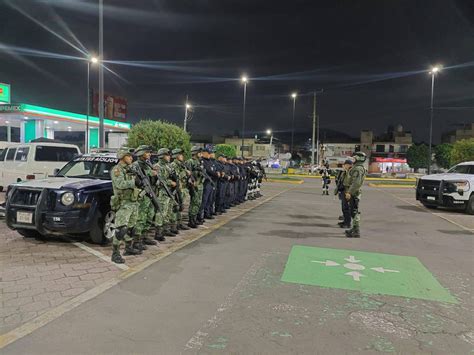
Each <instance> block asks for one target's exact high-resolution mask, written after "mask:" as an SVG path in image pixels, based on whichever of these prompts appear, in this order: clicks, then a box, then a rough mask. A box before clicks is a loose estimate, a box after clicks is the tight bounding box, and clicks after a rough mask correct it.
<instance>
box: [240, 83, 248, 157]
mask: <svg viewBox="0 0 474 355" xmlns="http://www.w3.org/2000/svg"><path fill="white" fill-rule="evenodd" d="M241 80H242V83H243V84H244V102H243V108H242V145H241V147H240V152H241V156H242V158H243V157H244V138H245V106H246V103H247V83H248V78H247V77H246V76H245V75H244V76H243V77H242V79H241Z"/></svg>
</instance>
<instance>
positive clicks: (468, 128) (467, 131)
mask: <svg viewBox="0 0 474 355" xmlns="http://www.w3.org/2000/svg"><path fill="white" fill-rule="evenodd" d="M470 138H474V123H468V124H463V125H461V127H460V128H458V129H455V130H452V131H449V132H446V133H444V134H443V135H442V136H441V142H442V143H455V142H457V141H459V140H461V139H470Z"/></svg>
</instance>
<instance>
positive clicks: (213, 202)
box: [209, 150, 223, 216]
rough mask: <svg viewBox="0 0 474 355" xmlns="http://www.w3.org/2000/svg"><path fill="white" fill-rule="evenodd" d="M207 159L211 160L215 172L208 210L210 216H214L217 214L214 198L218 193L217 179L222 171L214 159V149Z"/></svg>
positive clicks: (215, 198)
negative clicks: (209, 208) (215, 176)
mask: <svg viewBox="0 0 474 355" xmlns="http://www.w3.org/2000/svg"><path fill="white" fill-rule="evenodd" d="M209 160H210V161H211V163H212V165H213V166H214V170H215V171H216V173H217V178H215V179H214V184H215V185H214V190H213V192H212V196H211V210H210V214H211V215H212V216H216V215H217V211H216V210H217V206H216V200H217V194H218V184H219V180H220V178H221V176H222V172H223V171H222V165H221V164H220V163H219V162H218V161H217V160H216V153H215V152H214V150H212V152H211V153H210V157H209Z"/></svg>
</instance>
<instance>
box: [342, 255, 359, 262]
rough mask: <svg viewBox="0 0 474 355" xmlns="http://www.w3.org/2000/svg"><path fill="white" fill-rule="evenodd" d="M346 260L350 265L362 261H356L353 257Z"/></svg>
mask: <svg viewBox="0 0 474 355" xmlns="http://www.w3.org/2000/svg"><path fill="white" fill-rule="evenodd" d="M344 260H347V261H348V262H350V263H358V262H359V261H360V260H356V258H355V257H354V256H353V255H351V256H349V257H348V258H347V259H344Z"/></svg>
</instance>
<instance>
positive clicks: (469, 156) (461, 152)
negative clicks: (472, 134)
mask: <svg viewBox="0 0 474 355" xmlns="http://www.w3.org/2000/svg"><path fill="white" fill-rule="evenodd" d="M472 160H474V138H469V139H462V140H460V141H457V142H456V143H454V144H453V150H452V152H451V165H455V164H459V163H462V162H463V161H472Z"/></svg>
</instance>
